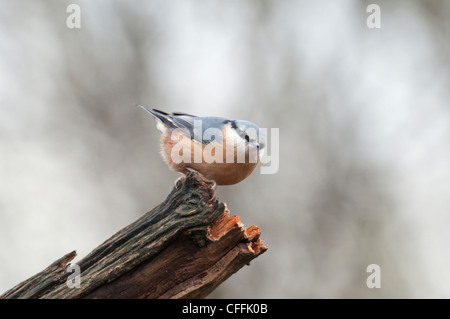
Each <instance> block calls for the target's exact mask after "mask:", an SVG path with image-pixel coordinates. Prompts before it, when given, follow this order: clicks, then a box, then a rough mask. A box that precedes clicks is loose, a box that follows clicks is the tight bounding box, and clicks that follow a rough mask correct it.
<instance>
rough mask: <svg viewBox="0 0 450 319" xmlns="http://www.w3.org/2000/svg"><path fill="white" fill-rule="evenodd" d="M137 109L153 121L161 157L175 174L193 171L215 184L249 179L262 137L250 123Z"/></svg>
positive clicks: (257, 156)
mask: <svg viewBox="0 0 450 319" xmlns="http://www.w3.org/2000/svg"><path fill="white" fill-rule="evenodd" d="M139 106H140V107H141V108H143V109H144V110H146V111H147V112H148V113H150V114H151V115H152V116H153V117H154V118H155V120H156V123H157V129H158V130H159V131H160V132H161V133H162V134H161V154H162V157H163V158H164V160H165V161H166V163H167V164H168V165H169V167H170V168H172V169H173V170H175V171H178V172H180V173H182V174H186V173H187V172H188V171H190V170H194V171H197V172H199V173H200V174H202V175H203V176H204V177H205V178H207V179H209V180H212V181H214V182H215V183H216V184H217V185H232V184H236V183H239V182H240V181H242V180H243V179H245V178H246V177H247V176H249V175H250V174H251V173H252V172H253V170H254V169H255V167H256V166H257V165H258V163H259V160H260V158H261V156H262V154H263V151H264V148H265V146H266V136H265V135H264V134H263V132H262V131H261V130H260V129H259V127H258V126H257V125H255V124H253V123H252V122H249V121H244V120H232V119H227V118H222V117H214V116H194V115H189V114H185V113H172V114H168V113H165V112H162V111H158V110H155V109H151V110H149V109H147V108H146V107H144V106H141V105H139Z"/></svg>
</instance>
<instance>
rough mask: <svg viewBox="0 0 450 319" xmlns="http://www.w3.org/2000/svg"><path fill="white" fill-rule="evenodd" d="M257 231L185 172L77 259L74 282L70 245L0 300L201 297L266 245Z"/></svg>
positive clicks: (195, 174) (200, 179)
mask: <svg viewBox="0 0 450 319" xmlns="http://www.w3.org/2000/svg"><path fill="white" fill-rule="evenodd" d="M259 236H260V232H259V229H258V227H257V226H254V225H253V226H250V227H248V228H244V227H243V225H242V223H241V222H240V219H239V217H238V216H230V215H229V211H228V210H227V208H226V205H225V204H224V203H221V202H220V201H219V200H217V199H216V198H215V196H214V190H213V189H212V188H211V184H210V183H209V182H207V181H204V180H203V179H202V178H201V177H200V176H199V175H198V174H197V173H189V174H188V175H187V176H186V179H185V180H183V181H182V182H178V183H177V185H176V186H175V187H174V189H173V190H172V192H171V193H170V194H169V195H168V197H167V199H166V200H165V201H164V202H163V203H161V204H160V205H158V206H157V207H155V208H154V209H153V210H151V211H150V212H148V213H146V214H145V215H143V216H142V217H141V218H140V219H138V220H137V221H135V222H134V223H132V224H130V225H129V226H127V227H125V228H123V229H122V230H120V231H119V232H117V233H116V234H115V235H113V236H112V237H111V238H109V239H108V240H106V241H105V242H104V243H103V244H101V245H100V246H98V247H97V248H96V249H94V250H93V251H92V252H91V253H90V254H88V255H87V256H86V257H84V258H83V259H82V260H80V261H79V262H78V263H77V265H78V266H79V269H80V271H81V272H80V277H79V279H81V283H80V285H79V288H76V287H73V285H70V283H73V282H72V280H73V279H74V278H75V275H76V273H72V272H71V271H69V266H70V264H69V262H70V261H71V260H72V259H73V258H75V256H76V253H75V251H73V252H71V253H69V254H67V255H65V256H64V257H62V258H60V259H59V260H57V261H55V262H54V263H53V264H51V265H50V266H49V267H47V268H46V269H45V270H43V271H42V272H40V273H38V274H36V275H35V276H33V277H31V278H29V279H28V280H25V281H24V282H22V283H20V284H18V285H17V286H15V287H14V288H12V289H10V290H9V291H7V292H6V293H4V294H3V295H1V296H0V299H1V298H202V297H205V296H207V295H208V294H209V293H210V292H212V291H213V290H214V289H215V288H216V287H217V286H218V285H219V284H221V283H222V282H223V281H224V280H226V279H227V278H228V277H229V276H231V275H232V274H233V273H235V272H236V271H238V270H239V269H240V268H241V267H243V266H244V265H246V264H248V263H249V262H250V261H251V260H252V259H253V258H255V257H257V256H258V255H260V254H261V253H263V252H265V251H266V250H267V247H266V246H265V245H264V244H262V243H261V241H260V239H259ZM70 269H73V267H71V268H70ZM67 283H69V285H68V284H67ZM69 286H72V288H70V287H69Z"/></svg>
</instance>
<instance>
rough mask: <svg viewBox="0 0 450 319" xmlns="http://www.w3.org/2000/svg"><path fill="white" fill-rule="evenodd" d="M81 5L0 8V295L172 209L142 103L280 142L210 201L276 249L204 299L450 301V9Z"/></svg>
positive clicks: (256, 3) (415, 4)
mask: <svg viewBox="0 0 450 319" xmlns="http://www.w3.org/2000/svg"><path fill="white" fill-rule="evenodd" d="M70 3H71V2H69V1H60V0H54V1H17V0H4V1H2V5H1V6H0V293H3V292H4V291H6V290H8V289H9V288H12V287H13V286H14V285H16V284H17V283H19V282H21V281H23V280H25V279H27V278H28V277H30V276H32V275H34V274H36V273H37V272H39V271H41V270H43V269H44V268H45V267H47V266H48V265H49V264H50V263H52V262H53V261H55V260H56V259H58V258H60V257H61V256H63V255H64V254H66V253H68V252H70V251H72V250H77V252H78V257H77V259H80V258H82V257H83V256H85V255H86V254H87V253H89V252H90V251H91V250H92V249H93V248H95V247H96V246H98V245H99V244H100V243H102V242H103V241H104V240H105V239H107V238H108V237H110V236H111V235H113V234H114V233H115V232H116V231H118V230H120V229H121V228H123V227H124V226H126V225H128V224H129V223H131V222H133V221H134V220H136V219H137V218H138V217H139V216H141V215H142V214H143V213H145V212H147V211H148V210H150V209H152V208H153V207H154V206H156V205H157V204H159V203H160V202H161V201H163V200H164V199H165V198H166V196H167V194H168V193H169V192H170V190H171V189H172V187H173V183H174V180H175V179H176V178H177V177H178V174H177V173H175V172H172V171H169V169H168V168H167V167H166V165H165V164H164V162H163V161H162V159H161V158H160V155H159V152H158V150H159V146H158V143H159V132H158V131H157V130H156V128H155V125H154V121H153V120H152V118H151V117H150V116H149V115H148V114H147V113H145V112H144V111H143V110H141V109H139V108H137V107H135V104H142V105H145V106H147V107H154V108H158V109H162V110H165V111H181V112H187V113H192V114H196V115H216V116H224V117H229V118H240V119H247V120H251V121H253V122H255V123H257V124H259V125H260V126H261V127H265V128H279V132H280V144H279V145H280V153H279V163H280V165H279V170H278V172H277V173H276V174H272V175H262V174H260V171H259V168H257V169H256V170H255V172H254V173H253V174H252V175H251V176H250V177H249V178H248V179H246V180H245V181H243V182H242V183H240V184H237V185H234V186H226V187H219V188H218V190H217V196H218V198H219V199H220V200H222V201H224V202H226V203H227V205H228V207H229V209H230V211H231V213H232V214H234V215H239V216H241V220H242V221H243V223H244V224H245V225H246V226H250V225H251V224H256V225H258V226H259V227H260V229H261V231H262V238H263V240H264V242H265V243H266V244H267V245H268V247H269V250H268V251H267V252H266V253H265V254H263V255H261V256H260V257H258V258H257V259H255V260H254V261H252V263H251V266H250V267H244V268H243V269H241V270H240V271H238V272H237V273H236V274H235V275H233V276H232V277H231V278H230V279H228V280H227V281H226V282H225V283H224V284H222V285H221V286H220V287H219V288H218V289H217V290H216V291H215V292H214V293H213V294H212V295H211V297H216V298H244V297H245V298H350V297H351V298H401V297H405V298H427V297H430V298H431V297H438V298H439V297H445V298H450V272H449V271H448V269H449V268H450V254H449V249H448V244H449V241H450V232H449V231H448V229H447V228H448V225H449V224H450V214H449V212H450V196H449V195H450V183H449V181H450V148H449V145H450V125H449V124H450V108H449V103H448V102H449V100H450V96H449V87H450V81H449V80H450V41H449V39H450V19H448V16H449V14H450V2H449V1H444V0H442V1H439V0H433V1H431V0H428V1H425V0H424V1H419V0H416V1H411V0H405V1H395V2H393V1H376V2H374V1H361V0H359V1H357V0H353V1H352V0H341V1H333V0H326V1H325V0H320V1H300V0H297V1H293V0H292V1H284V0H283V1H275V0H265V1H264V0H239V1H238V0H227V1H219V0H211V1H200V0H183V1H181V0H178V1H170V2H169V1H163V0H161V1H133V2H131V1H125V0H123V1H106V0H104V1H95V2H93V1H87V0H86V1H76V2H74V3H76V4H78V5H79V6H80V8H81V28H79V29H77V28H75V29H70V28H68V27H67V25H66V20H67V18H68V16H69V15H70V14H71V13H67V12H66V9H67V6H68V5H69V4H70ZM370 3H376V4H378V5H379V6H380V9H381V28H375V29H370V28H368V27H367V25H366V20H367V18H368V17H369V15H370V14H371V13H368V12H366V9H367V6H368V5H369V4H370ZM269 133H270V131H269ZM269 138H270V134H269ZM369 264H378V265H380V268H381V288H379V289H376V288H374V289H369V288H368V287H367V285H366V279H367V277H368V276H369V275H370V274H369V273H367V272H366V268H367V266H368V265H369Z"/></svg>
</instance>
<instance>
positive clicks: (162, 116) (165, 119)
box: [137, 105, 174, 127]
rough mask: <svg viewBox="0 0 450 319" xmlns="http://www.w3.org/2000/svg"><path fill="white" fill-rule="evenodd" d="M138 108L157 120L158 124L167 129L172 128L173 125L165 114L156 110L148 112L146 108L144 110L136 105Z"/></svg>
mask: <svg viewBox="0 0 450 319" xmlns="http://www.w3.org/2000/svg"><path fill="white" fill-rule="evenodd" d="M137 106H139V107H140V108H142V109H144V110H145V111H146V112H148V113H150V114H151V115H152V116H153V117H154V118H155V119H156V120H159V121H160V122H162V123H163V124H164V125H166V126H168V127H173V126H174V123H173V121H172V119H171V117H170V115H169V114H167V113H166V112H163V111H160V110H157V109H151V110H149V109H148V108H146V107H145V106H142V105H137Z"/></svg>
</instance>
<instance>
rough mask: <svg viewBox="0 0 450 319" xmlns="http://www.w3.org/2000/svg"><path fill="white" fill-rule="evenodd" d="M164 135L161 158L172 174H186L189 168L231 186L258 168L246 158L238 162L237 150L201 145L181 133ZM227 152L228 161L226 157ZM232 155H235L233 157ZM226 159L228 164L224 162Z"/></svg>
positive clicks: (216, 145) (215, 145)
mask: <svg viewBox="0 0 450 319" xmlns="http://www.w3.org/2000/svg"><path fill="white" fill-rule="evenodd" d="M173 134H174V135H172V137H171V136H170V135H169V134H163V135H162V140H161V145H162V150H161V151H162V152H161V153H162V155H163V158H164V160H165V161H166V163H167V164H168V165H169V167H170V168H172V169H173V170H175V171H178V172H180V173H187V172H188V168H190V169H193V170H196V171H197V172H199V173H201V174H202V175H203V176H204V177H205V178H207V179H209V180H213V181H215V182H216V183H217V185H232V184H236V183H239V182H240V181H242V180H244V179H245V178H247V177H248V176H249V175H250V174H251V173H252V172H253V170H254V169H255V168H256V166H257V165H258V162H256V163H250V162H249V160H248V157H247V156H246V157H244V158H240V159H241V160H243V163H238V157H237V156H238V155H237V154H238V151H237V149H236V148H234V149H231V147H233V146H234V145H233V146H229V147H228V149H227V147H226V145H229V144H227V143H226V140H225V147H223V146H222V145H219V144H217V143H216V144H214V142H212V143H210V144H200V143H196V142H194V141H192V140H191V139H190V138H188V137H186V136H184V135H183V134H182V133H181V132H180V133H177V132H175V133H173ZM227 150H228V158H227ZM233 154H234V156H233ZM227 159H228V161H227Z"/></svg>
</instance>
